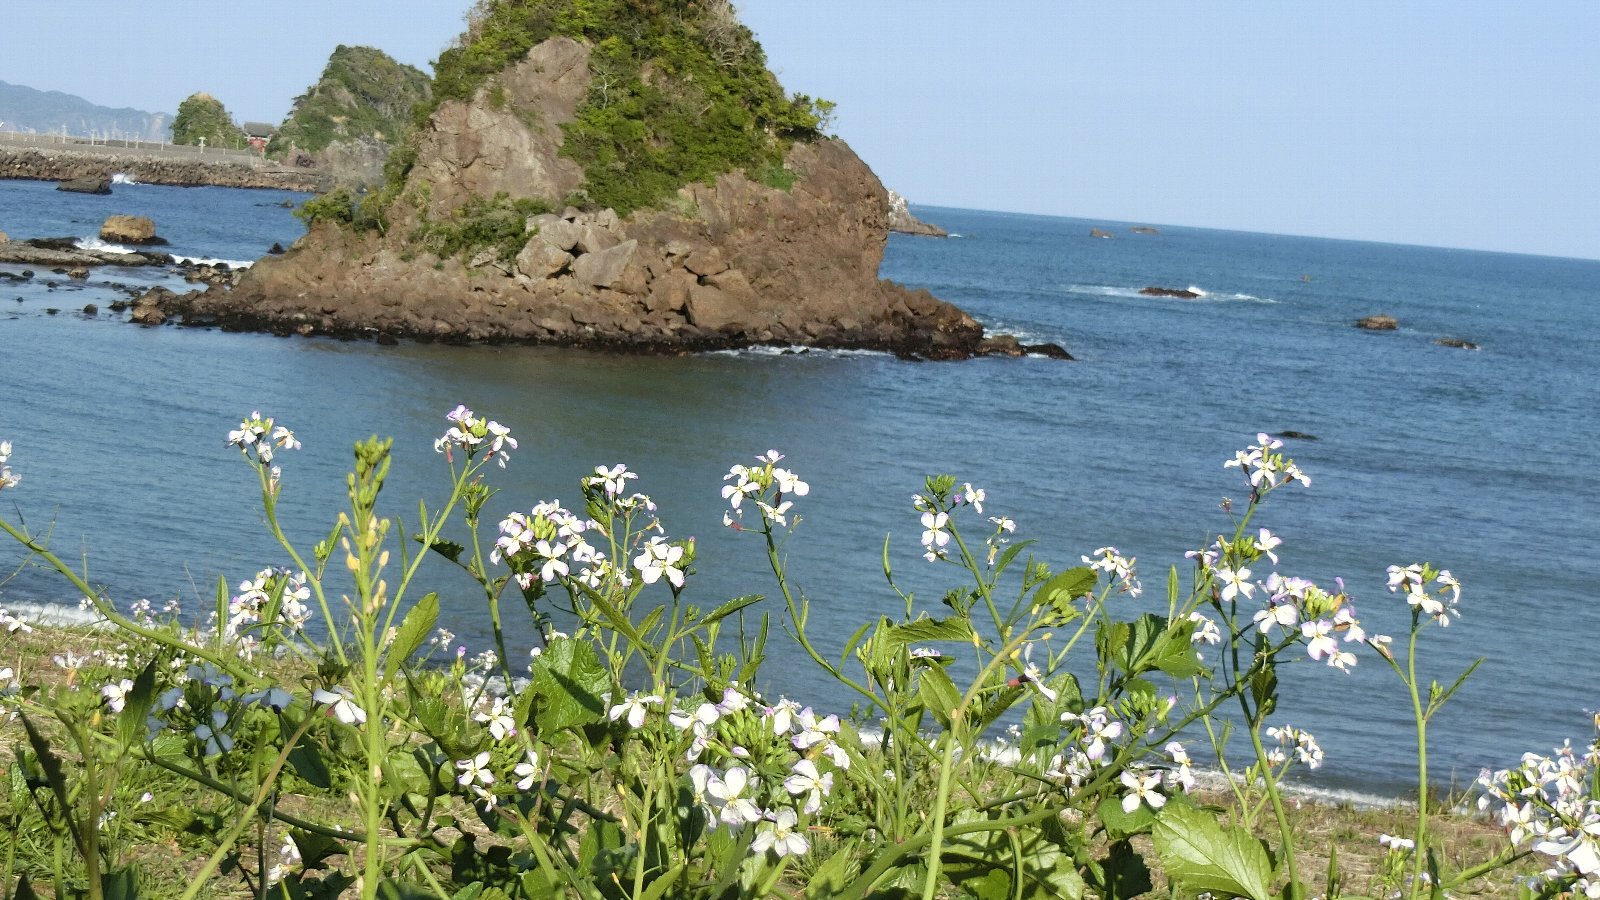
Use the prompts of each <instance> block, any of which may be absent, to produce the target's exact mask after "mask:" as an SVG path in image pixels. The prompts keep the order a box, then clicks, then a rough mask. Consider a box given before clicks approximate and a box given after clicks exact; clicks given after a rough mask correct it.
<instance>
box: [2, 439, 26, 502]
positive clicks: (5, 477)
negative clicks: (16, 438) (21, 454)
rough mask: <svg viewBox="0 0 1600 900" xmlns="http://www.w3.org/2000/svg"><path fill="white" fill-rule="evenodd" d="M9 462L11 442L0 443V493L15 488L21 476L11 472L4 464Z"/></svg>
mask: <svg viewBox="0 0 1600 900" xmlns="http://www.w3.org/2000/svg"><path fill="white" fill-rule="evenodd" d="M10 461H11V442H10V441H0V491H3V490H5V489H6V488H12V487H16V486H17V482H19V481H21V480H22V476H21V475H18V474H16V473H15V472H12V471H11V467H10V466H9V465H6V463H8V462H10Z"/></svg>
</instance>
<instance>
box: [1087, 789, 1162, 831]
mask: <svg viewBox="0 0 1600 900" xmlns="http://www.w3.org/2000/svg"><path fill="white" fill-rule="evenodd" d="M1095 813H1096V816H1097V817H1098V818H1099V819H1100V824H1102V825H1104V826H1105V828H1106V834H1108V835H1110V837H1111V839H1112V840H1114V841H1120V840H1123V839H1125V838H1129V837H1132V836H1134V835H1136V834H1145V833H1147V832H1149V831H1150V827H1151V826H1152V825H1154V824H1155V821H1156V811H1155V810H1153V809H1151V808H1150V807H1149V805H1148V804H1145V803H1141V804H1139V805H1138V806H1136V807H1134V810H1133V812H1124V811H1123V809H1122V798H1121V797H1106V798H1105V799H1103V800H1101V801H1100V805H1099V806H1097V807H1095Z"/></svg>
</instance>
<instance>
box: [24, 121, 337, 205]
mask: <svg viewBox="0 0 1600 900" xmlns="http://www.w3.org/2000/svg"><path fill="white" fill-rule="evenodd" d="M29 137H33V136H32V135H4V134H0V178H28V179H34V180H39V181H66V180H69V179H73V178H110V177H111V176H112V175H113V174H115V173H118V172H121V173H123V174H125V175H127V176H128V177H129V178H131V179H133V180H134V181H139V182H143V183H145V184H170V185H178V186H182V187H197V186H200V185H217V186H219V187H238V188H278V189H282V190H290V191H323V190H326V189H327V187H328V186H329V184H328V182H329V179H328V177H327V176H326V175H323V174H321V173H318V172H307V171H305V170H303V169H295V168H285V167H281V166H275V165H272V164H270V163H268V162H267V161H266V160H264V159H261V158H260V157H258V156H255V155H254V154H251V153H239V152H226V151H217V150H209V149H208V150H205V151H202V150H201V149H200V148H196V147H186V146H174V145H168V146H166V147H160V146H149V145H147V146H143V147H140V146H104V145H97V144H87V143H85V144H77V143H56V144H48V143H46V144H38V143H27V142H24V141H22V140H19V139H20V138H29Z"/></svg>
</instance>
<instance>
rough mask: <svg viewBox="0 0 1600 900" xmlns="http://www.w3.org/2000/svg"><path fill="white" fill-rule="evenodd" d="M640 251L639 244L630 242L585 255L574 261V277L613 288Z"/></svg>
mask: <svg viewBox="0 0 1600 900" xmlns="http://www.w3.org/2000/svg"><path fill="white" fill-rule="evenodd" d="M601 233H602V234H604V233H605V232H601ZM638 250H639V242H638V241H636V240H629V241H625V242H623V243H621V244H617V245H616V246H613V247H611V248H609V249H606V250H601V251H599V252H590V253H585V254H583V255H582V256H580V257H578V258H577V259H575V260H573V262H572V275H573V277H574V278H577V279H578V280H579V281H580V282H582V283H584V284H591V285H594V286H595V287H602V288H603V287H611V286H612V285H614V284H616V283H617V282H618V281H619V280H621V278H622V273H623V271H624V270H625V269H627V268H628V264H629V263H631V262H633V257H634V254H635V253H637V252H638Z"/></svg>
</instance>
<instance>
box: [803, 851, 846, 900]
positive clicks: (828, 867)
mask: <svg viewBox="0 0 1600 900" xmlns="http://www.w3.org/2000/svg"><path fill="white" fill-rule="evenodd" d="M854 850H855V847H853V846H851V845H849V844H846V845H845V846H843V847H840V848H839V849H838V850H837V851H836V852H835V853H834V854H833V855H832V856H830V857H828V859H827V861H826V862H824V863H823V864H822V865H820V866H817V867H816V868H815V869H813V870H812V871H811V879H810V881H809V882H808V883H807V884H806V896H807V897H815V898H824V897H837V896H839V895H840V894H842V893H844V889H845V886H846V885H848V884H849V883H850V875H851V874H852V872H853V870H854V868H855V867H854V866H853V865H852V864H851V861H852V857H853V855H854V854H853V851H854Z"/></svg>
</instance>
